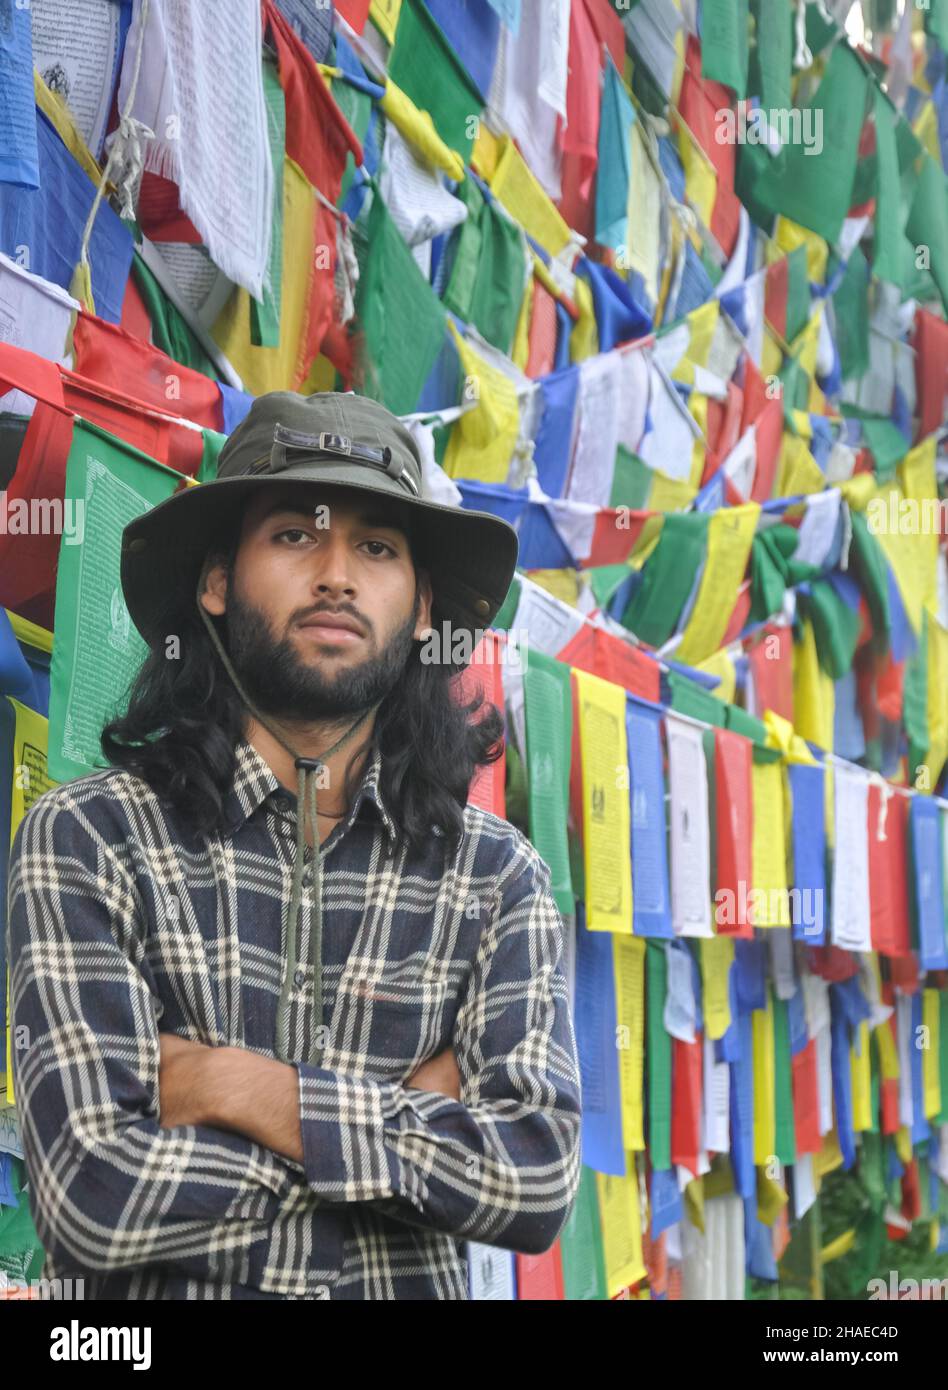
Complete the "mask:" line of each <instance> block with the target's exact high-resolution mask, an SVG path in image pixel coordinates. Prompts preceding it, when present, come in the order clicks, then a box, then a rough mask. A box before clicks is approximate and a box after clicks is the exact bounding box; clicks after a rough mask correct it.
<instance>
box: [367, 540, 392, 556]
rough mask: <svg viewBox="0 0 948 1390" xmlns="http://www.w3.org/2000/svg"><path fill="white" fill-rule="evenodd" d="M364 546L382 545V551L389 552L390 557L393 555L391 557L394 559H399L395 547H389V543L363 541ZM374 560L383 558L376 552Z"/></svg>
mask: <svg viewBox="0 0 948 1390" xmlns="http://www.w3.org/2000/svg"><path fill="white" fill-rule="evenodd" d="M363 545H380V546H381V547H382V550H383V551H387V552H388V554H389V555H391V556H393V557H397V555H398V551H397V550H396V549H395V547H394V546H393V545H389V543H388V541H379V540H371V541H363ZM372 558H373V559H381V558H382V557H381V555H379V553H378V551H375V552H373V555H372Z"/></svg>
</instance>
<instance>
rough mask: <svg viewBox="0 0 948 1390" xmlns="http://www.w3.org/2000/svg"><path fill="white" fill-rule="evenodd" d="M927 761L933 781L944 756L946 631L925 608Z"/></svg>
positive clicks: (947, 735)
mask: <svg viewBox="0 0 948 1390" xmlns="http://www.w3.org/2000/svg"><path fill="white" fill-rule="evenodd" d="M927 611H928V628H927V639H928V686H927V690H928V753H927V756H926V759H925V761H926V763H927V764H928V771H929V776H930V778H931V785H932V786H933V787H934V786H936V785H937V783H938V780H939V778H940V777H941V770H942V768H943V767H944V765H945V758H946V756H948V632H946V631H945V629H944V628H943V627H942V625H941V623H940V622H939V621H938V614H937V612H935V611H934V610H933V609H931V608H929V609H928V610H927Z"/></svg>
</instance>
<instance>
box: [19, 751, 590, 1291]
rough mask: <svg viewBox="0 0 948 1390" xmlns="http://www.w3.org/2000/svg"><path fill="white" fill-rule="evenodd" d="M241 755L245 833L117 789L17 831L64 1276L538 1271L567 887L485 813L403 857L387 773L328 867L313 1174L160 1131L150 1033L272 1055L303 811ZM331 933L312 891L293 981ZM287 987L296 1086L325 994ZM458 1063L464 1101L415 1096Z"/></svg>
mask: <svg viewBox="0 0 948 1390" xmlns="http://www.w3.org/2000/svg"><path fill="white" fill-rule="evenodd" d="M236 751H237V767H236V773H235V777H234V782H233V786H232V788H231V789H230V792H229V794H228V797H227V815H228V833H226V834H223V835H214V836H208V837H198V836H195V835H194V834H193V832H190V831H189V830H188V828H187V827H186V824H185V823H184V822H183V821H182V820H181V818H180V817H179V816H178V814H177V813H176V812H175V811H174V810H173V808H171V807H170V806H168V805H165V804H163V803H162V802H161V801H160V800H159V798H158V797H157V796H156V795H155V794H154V793H153V792H152V791H151V789H150V788H149V787H148V786H147V785H146V784H145V783H144V782H143V781H141V780H140V779H139V778H136V777H134V776H132V775H131V774H129V773H127V772H125V771H124V770H122V769H116V768H111V769H107V770H104V771H101V772H97V773H94V774H92V775H90V776H87V777H82V778H78V779H76V780H74V781H72V782H69V783H64V784H63V785H62V786H60V787H56V788H53V789H51V790H50V791H48V792H47V793H45V794H44V795H42V796H41V797H40V798H39V799H38V800H37V801H36V802H35V803H34V805H33V806H32V807H31V808H30V810H29V812H28V813H27V815H26V816H25V817H24V819H23V821H22V822H21V824H20V825H19V827H18V828H17V833H16V836H15V839H14V842H13V848H12V852H11V861H10V879H9V887H8V930H9V960H10V969H11V1009H12V1022H13V1027H14V1029H15V1030H17V1033H16V1045H15V1049H14V1082H15V1088H16V1101H17V1108H18V1113H19V1118H20V1124H21V1131H22V1139H23V1148H24V1154H25V1158H26V1164H27V1170H28V1173H29V1179H30V1183H29V1200H30V1207H31V1211H32V1214H33V1218H34V1221H35V1223H36V1228H37V1231H38V1233H39V1236H40V1239H41V1241H42V1243H43V1245H44V1248H45V1250H46V1263H45V1266H44V1275H45V1276H46V1277H48V1278H53V1277H57V1276H58V1277H61V1278H65V1277H69V1276H72V1277H84V1278H85V1281H86V1284H85V1289H86V1293H87V1296H90V1297H93V1298H119V1299H128V1298H135V1299H152V1298H330V1299H369V1298H386V1299H397V1298H436V1299H440V1298H457V1299H463V1298H467V1297H468V1286H467V1273H466V1266H465V1262H464V1259H463V1253H464V1251H463V1244H462V1242H463V1240H465V1239H470V1240H474V1241H479V1242H483V1243H487V1244H493V1245H498V1246H501V1247H503V1248H506V1249H514V1250H520V1251H524V1252H528V1253H538V1252H541V1251H543V1250H546V1249H548V1248H549V1247H550V1246H551V1245H552V1243H553V1242H554V1241H555V1239H556V1237H557V1235H558V1234H559V1232H560V1230H561V1229H562V1227H563V1225H564V1223H565V1221H566V1219H567V1216H568V1214H569V1210H570V1207H571V1205H572V1201H573V1198H574V1196H575V1192H576V1188H577V1184H578V1181H579V1162H580V1159H579V1130H580V1095H579V1074H578V1064H577V1058H576V1044H575V1038H574V1033H573V1025H572V1021H571V1018H570V1013H569V1008H568V998H567V987H566V980H565V975H564V966H563V959H564V956H563V945H564V943H563V921H562V918H561V917H560V914H559V912H558V910H557V908H556V905H555V902H554V900H553V898H552V896H551V893H550V878H549V870H548V868H547V866H546V864H545V863H544V861H543V860H542V859H541V858H540V856H539V855H538V854H537V852H536V850H535V849H534V848H533V846H532V845H531V844H530V842H529V841H528V840H527V839H526V838H525V837H524V836H523V835H522V834H521V832H520V831H519V830H517V829H516V828H514V827H513V826H511V825H510V824H508V823H507V822H506V821H503V820H500V819H499V818H498V817H496V816H493V815H490V814H489V813H487V812H485V811H482V810H479V809H477V808H474V807H471V806H468V807H467V808H466V810H465V812H464V826H465V828H464V837H463V841H462V844H461V847H460V849H459V851H458V852H457V853H455V854H453V855H449V856H447V858H444V857H443V852H442V851H443V841H442V840H441V839H440V838H439V836H438V834H437V833H433V834H432V837H431V843H430V846H429V847H426V849H425V851H424V852H423V853H420V854H419V853H413V852H410V851H407V850H402V851H401V852H400V853H399V854H398V855H395V854H394V853H393V842H392V837H393V836H394V826H393V824H392V820H391V817H390V814H389V812H388V810H387V808H386V806H385V805H384V803H383V799H382V797H381V795H380V791H379V770H380V759H379V755H378V754H377V753H376V754H375V755H374V757H373V759H372V761H371V762H370V764H369V765H368V767H367V770H366V772H365V775H364V777H363V779H362V783H361V786H360V789H359V792H358V795H357V797H356V799H355V801H354V803H353V806H352V807H351V809H350V812H349V815H348V817H347V818H346V820H345V821H343V822H340V824H339V825H337V826H336V827H334V829H333V831H332V833H331V835H330V836H329V837H328V838H327V840H326V841H325V842H324V843H323V846H322V854H323V902H324V911H323V917H324V921H323V961H324V969H323V974H324V986H323V988H324V1001H323V1002H324V1015H323V1017H324V1020H325V1022H326V1024H327V1025H328V1045H327V1047H326V1051H325V1053H324V1055H323V1058H322V1062H321V1065H319V1066H313V1065H310V1064H308V1063H305V1062H296V1063H295V1065H296V1067H297V1070H298V1074H299V1099H300V1114H301V1128H302V1135H303V1162H302V1163H296V1162H295V1161H293V1160H291V1159H289V1158H285V1157H283V1156H281V1155H279V1154H276V1153H274V1152H273V1151H271V1150H270V1149H267V1148H265V1147H263V1146H262V1145H260V1144H257V1143H255V1142H252V1141H251V1140H249V1139H247V1138H244V1137H243V1136H242V1135H239V1134H236V1133H232V1132H225V1131H223V1130H220V1129H216V1128H211V1127H208V1126H202V1125H181V1126H177V1127H175V1128H170V1129H164V1128H161V1127H160V1126H159V1123H158V1116H159V1104H158V1100H159V1097H158V1069H159V1043H158V1033H159V1030H161V1031H163V1032H173V1033H176V1034H178V1035H179V1036H182V1037H186V1038H191V1039H193V1040H196V1041H199V1042H203V1043H209V1044H213V1045H229V1046H239V1047H243V1048H246V1049H249V1050H250V1051H253V1052H257V1053H261V1054H265V1055H267V1056H273V1055H274V1054H273V1047H274V1036H275V1021H276V1007H277V999H278V996H279V991H280V986H281V981H282V974H283V970H282V964H283V948H284V942H283V937H282V931H283V918H284V910H285V905H286V903H287V902H288V900H289V897H290V887H291V871H292V862H293V852H294V846H295V835H296V803H295V798H294V797H293V796H292V795H291V793H290V792H289V791H287V790H286V789H285V788H283V787H282V785H281V784H280V782H279V781H278V779H277V778H276V777H275V776H274V774H273V772H272V770H271V769H270V767H269V765H268V764H267V762H266V761H265V760H264V759H263V758H262V757H261V756H260V754H259V753H257V751H256V750H255V749H254V748H253V746H252V745H251V744H249V743H248V742H246V741H245V740H241V741H240V742H239V743H238V745H237V750H236ZM312 856H313V851H312V849H309V848H308V849H307V856H306V866H305V870H304V879H306V880H308V877H309V875H310V874H311V872H312ZM311 927H312V908H311V900H310V895H309V894H307V893H304V895H303V909H302V914H301V920H300V943H299V944H300V952H299V955H300V960H301V961H307V960H308V947H309V941H308V937H309V932H310V930H311ZM294 986H295V993H294V995H293V997H292V1001H291V1015H290V1037H291V1046H292V1052H291V1053H290V1055H291V1056H292V1057H299V1058H303V1057H307V1056H309V1055H310V1053H309V1047H310V1042H311V1039H312V1030H313V1029H314V1027H315V1026H316V1023H317V1020H316V1019H315V1018H314V1016H313V1015H314V1010H313V998H312V996H313V988H312V987H313V979H312V969H311V967H310V966H308V965H302V964H301V967H300V969H299V970H298V971H297V972H296V976H295V978H294ZM24 1030H25V1031H24ZM448 1045H451V1046H452V1047H453V1049H454V1053H455V1056H456V1059H457V1064H458V1069H459V1072H460V1076H461V1099H460V1101H455V1100H453V1099H451V1098H450V1097H447V1096H443V1095H438V1094H435V1093H432V1092H425V1091H421V1090H418V1089H415V1088H409V1087H406V1086H405V1085H404V1082H405V1081H406V1080H407V1079H408V1078H409V1077H410V1075H411V1074H412V1072H413V1071H414V1070H416V1069H417V1067H418V1066H420V1064H421V1063H422V1062H423V1061H424V1060H425V1059H426V1058H429V1057H432V1056H434V1055H435V1054H436V1053H438V1052H440V1051H442V1050H443V1049H444V1048H445V1047H447V1046H448Z"/></svg>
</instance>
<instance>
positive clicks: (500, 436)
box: [444, 319, 520, 483]
mask: <svg viewBox="0 0 948 1390" xmlns="http://www.w3.org/2000/svg"><path fill="white" fill-rule="evenodd" d="M448 328H449V329H450V331H451V333H452V335H453V337H454V343H455V346H456V348H457V350H458V356H459V357H460V359H461V368H462V370H463V372H464V376H465V386H464V394H465V399H466V400H471V399H473V400H476V401H477V405H476V406H475V407H474V409H473V410H468V411H465V413H464V414H463V415H462V416H461V417H460V419H459V420H458V421H457V422H456V423H455V425H454V428H453V429H452V431H451V438H450V439H449V440H448V447H447V450H446V451H445V456H444V471H445V473H447V475H448V477H449V478H471V479H474V480H475V481H477V482H480V483H505V482H506V481H507V473H508V471H509V469H510V460H511V458H512V457H513V451H514V449H515V447H516V444H517V437H518V435H519V432H520V407H519V405H518V403H517V388H516V386H514V384H513V382H512V381H511V380H510V378H509V377H508V376H506V375H505V374H504V373H503V372H502V371H500V369H499V368H498V367H495V366H493V365H492V364H491V363H490V362H488V361H487V360H486V358H483V357H481V355H480V353H479V352H476V351H475V349H474V348H473V347H472V346H471V344H470V343H469V342H468V341H467V339H466V338H463V337H462V336H461V334H460V333H459V332H458V330H457V328H456V327H455V325H454V323H453V321H452V320H450V319H449V320H448Z"/></svg>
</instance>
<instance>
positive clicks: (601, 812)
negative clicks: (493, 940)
mask: <svg viewBox="0 0 948 1390" xmlns="http://www.w3.org/2000/svg"><path fill="white" fill-rule="evenodd" d="M574 675H575V678H576V686H577V693H578V696H579V701H578V703H579V747H580V757H581V759H582V783H583V864H584V868H585V875H586V927H587V929H588V930H589V931H619V932H629V933H631V931H632V857H631V852H630V839H629V836H630V824H629V819H630V817H629V755H628V749H627V746H626V734H625V707H626V693H625V691H624V690H623V688H622V686H621V685H613V684H612V682H611V681H604V680H601V679H600V677H599V676H593V675H590V674H589V673H588V672H587V671H574Z"/></svg>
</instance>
